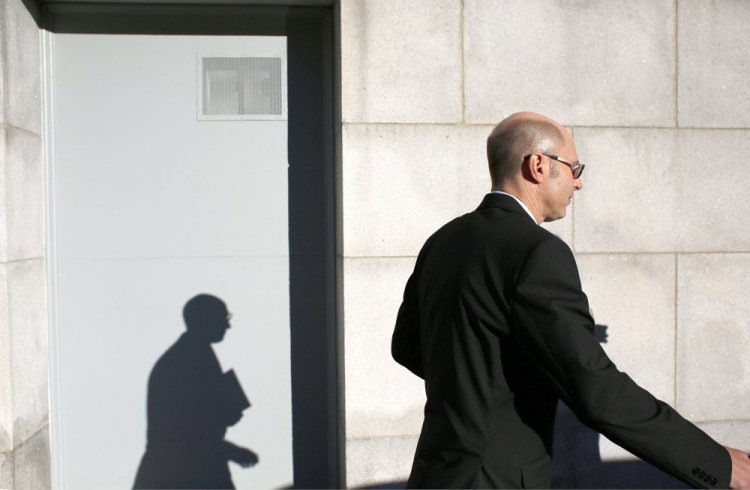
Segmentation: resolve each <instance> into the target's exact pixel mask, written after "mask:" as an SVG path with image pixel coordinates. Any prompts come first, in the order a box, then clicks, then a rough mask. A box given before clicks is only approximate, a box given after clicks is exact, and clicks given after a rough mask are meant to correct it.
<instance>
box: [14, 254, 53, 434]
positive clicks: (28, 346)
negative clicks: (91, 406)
mask: <svg viewBox="0 0 750 490" xmlns="http://www.w3.org/2000/svg"><path fill="white" fill-rule="evenodd" d="M7 270H8V272H7V274H8V284H10V285H12V287H9V288H8V313H9V315H8V316H9V325H10V351H11V372H12V373H13V376H12V378H11V380H12V381H11V383H12V399H13V440H14V444H15V445H16V446H18V445H19V444H22V443H23V442H24V441H26V440H27V439H28V438H30V437H31V436H32V435H33V434H35V433H36V432H37V431H38V430H39V429H40V427H42V426H43V425H44V424H45V423H46V421H47V419H48V415H49V400H48V392H49V383H48V379H47V373H48V361H47V359H48V355H47V341H48V337H47V299H46V287H45V264H44V260H42V259H36V260H24V261H19V262H12V263H10V264H8V266H7Z"/></svg>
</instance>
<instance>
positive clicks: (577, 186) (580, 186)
mask: <svg viewBox="0 0 750 490" xmlns="http://www.w3.org/2000/svg"><path fill="white" fill-rule="evenodd" d="M573 188H574V189H575V190H577V191H580V190H581V189H583V181H582V180H581V179H580V177H579V178H577V179H574V180H573Z"/></svg>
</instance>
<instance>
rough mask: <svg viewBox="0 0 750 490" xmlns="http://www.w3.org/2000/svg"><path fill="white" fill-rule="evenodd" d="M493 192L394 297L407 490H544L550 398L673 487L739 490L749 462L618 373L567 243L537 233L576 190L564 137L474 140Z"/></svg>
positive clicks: (519, 121)
mask: <svg viewBox="0 0 750 490" xmlns="http://www.w3.org/2000/svg"><path fill="white" fill-rule="evenodd" d="M487 154H488V160H489V167H490V175H491V178H492V192H491V193H490V194H488V195H487V196H485V198H484V200H483V201H482V203H481V204H480V206H479V208H478V209H477V210H476V211H474V212H471V213H469V214H466V215H464V216H461V217H459V218H457V219H455V220H453V221H451V222H449V223H448V224H446V225H445V226H443V227H442V228H441V229H440V230H438V231H437V232H436V233H435V234H434V235H432V236H431V237H430V238H429V239H428V240H427V242H426V243H425V245H424V247H423V248H422V250H421V251H420V253H419V256H418V258H417V262H416V265H415V268H414V272H413V273H412V275H411V277H410V278H409V280H408V282H407V284H406V289H405V291H404V300H403V303H402V304H401V308H400V309H399V312H398V319H397V321H396V327H395V330H394V332H393V342H392V353H393V357H394V359H395V360H396V361H398V362H399V363H400V364H402V365H404V366H405V367H406V368H408V369H409V370H410V371H412V372H413V373H414V374H416V375H417V376H419V377H421V378H423V379H424V381H425V389H426V393H427V403H426V405H425V409H424V423H423V426H422V432H421V435H420V438H419V443H418V446H417V451H416V455H415V457H414V463H413V466H412V471H411V475H410V477H409V482H408V486H409V487H411V488H419V487H422V488H488V487H494V488H538V487H548V486H549V475H550V465H551V453H552V437H553V429H554V418H555V409H556V405H557V400H558V399H562V400H563V401H564V402H565V403H566V404H567V405H568V406H569V407H570V408H571V409H572V410H573V411H574V412H575V413H576V415H577V416H578V417H579V418H580V419H581V421H583V422H584V423H586V424H587V425H589V426H591V427H592V428H594V429H596V430H597V431H599V432H601V433H602V434H604V435H606V436H607V437H608V438H609V439H611V440H612V441H614V442H616V443H617V444H619V445H621V446H623V447H624V448H626V449H628V450H629V451H630V452H632V453H633V454H635V455H637V456H639V457H640V458H642V459H644V460H646V461H648V462H650V463H652V464H654V465H656V466H658V467H659V468H662V469H663V470H665V471H667V472H668V473H670V474H672V475H674V476H676V477H677V478H680V479H681V480H682V481H684V482H686V483H688V484H690V485H692V486H695V487H706V488H714V487H715V488H726V487H728V486H730V484H731V486H732V487H733V488H746V487H748V485H750V459H748V457H747V455H746V454H744V453H743V452H741V451H739V450H736V449H732V448H725V447H723V446H721V445H719V444H718V443H717V442H715V441H714V440H713V439H711V438H710V437H708V436H707V435H706V434H705V433H704V432H702V431H701V430H700V429H698V428H697V427H696V426H694V425H693V424H692V423H690V422H689V421H687V420H685V419H684V418H683V417H681V416H680V415H679V414H678V413H677V412H676V411H675V410H674V409H672V408H671V407H670V406H668V405H667V404H665V403H664V402H661V401H659V400H657V399H655V398H654V397H653V396H652V395H651V394H650V393H648V392H647V391H645V390H644V389H642V388H641V387H639V386H638V385H637V384H636V383H635V382H633V380H632V379H630V377H628V376H627V375H626V374H624V373H622V372H620V371H618V370H617V368H616V367H615V365H614V364H613V363H612V361H610V359H609V358H608V357H607V355H606V354H605V353H604V351H603V350H602V348H601V347H600V345H599V343H598V342H597V340H596V338H595V337H594V334H593V332H594V321H593V319H592V318H591V315H590V314H589V306H588V302H587V299H586V296H585V294H584V293H583V291H582V290H581V284H580V279H579V276H578V270H577V267H576V263H575V259H574V257H573V254H572V252H571V251H570V249H569V248H568V246H567V245H566V244H565V243H564V242H563V241H562V240H560V239H559V238H558V237H556V236H555V235H553V234H551V233H549V232H548V231H546V230H544V229H543V228H542V227H540V226H538V224H539V223H541V222H542V221H552V220H556V219H560V218H562V217H564V216H565V213H566V209H567V206H568V205H569V204H570V202H571V200H572V198H573V194H574V192H575V191H578V190H580V189H581V188H582V185H583V184H582V182H581V180H580V177H581V172H582V171H583V165H582V164H581V163H580V162H579V161H578V155H577V152H576V148H575V144H574V142H573V137H572V135H571V134H570V132H569V131H567V130H566V129H565V128H563V127H562V126H560V124H558V123H556V122H555V121H552V120H551V119H548V118H546V117H543V116H540V115H538V114H533V113H518V114H514V115H512V116H510V117H508V118H507V119H505V120H504V121H502V122H501V123H500V124H498V125H497V126H496V127H495V129H494V130H493V132H492V134H491V135H490V137H489V139H488V141H487Z"/></svg>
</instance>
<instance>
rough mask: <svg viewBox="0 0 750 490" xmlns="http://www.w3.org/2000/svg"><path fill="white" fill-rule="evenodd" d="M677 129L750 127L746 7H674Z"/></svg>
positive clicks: (749, 19)
mask: <svg viewBox="0 0 750 490" xmlns="http://www.w3.org/2000/svg"><path fill="white" fill-rule="evenodd" d="M677 10H678V17H677V21H678V27H677V30H678V32H679V39H678V45H677V49H678V57H679V60H680V63H679V65H678V72H677V73H678V80H677V83H678V87H679V95H678V103H677V104H678V110H679V112H678V113H679V117H678V121H679V125H680V126H688V127H713V128H722V127H728V128H748V127H750V84H749V83H748V82H747V80H748V78H749V77H750V61H749V60H748V56H747V53H748V52H750V3H748V2H742V1H724V2H680V3H679V8H678V9H677Z"/></svg>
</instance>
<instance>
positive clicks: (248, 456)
mask: <svg viewBox="0 0 750 490" xmlns="http://www.w3.org/2000/svg"><path fill="white" fill-rule="evenodd" d="M230 459H231V460H232V461H234V462H235V463H237V464H239V465H240V466H242V467H243V468H249V467H250V466H255V465H256V464H258V455H257V454H255V453H254V452H252V451H251V450H249V449H247V448H244V447H235V449H234V451H232V454H231V455H230Z"/></svg>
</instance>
